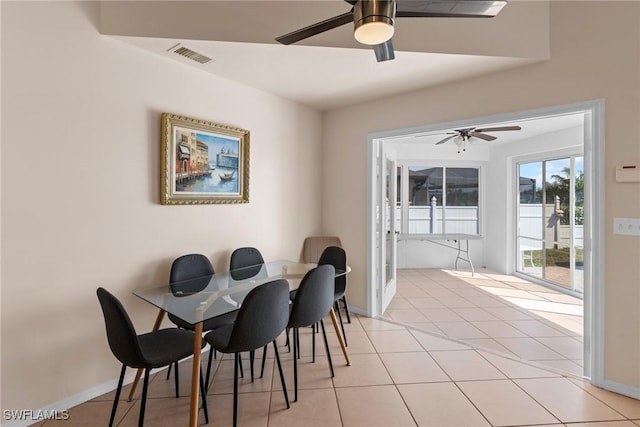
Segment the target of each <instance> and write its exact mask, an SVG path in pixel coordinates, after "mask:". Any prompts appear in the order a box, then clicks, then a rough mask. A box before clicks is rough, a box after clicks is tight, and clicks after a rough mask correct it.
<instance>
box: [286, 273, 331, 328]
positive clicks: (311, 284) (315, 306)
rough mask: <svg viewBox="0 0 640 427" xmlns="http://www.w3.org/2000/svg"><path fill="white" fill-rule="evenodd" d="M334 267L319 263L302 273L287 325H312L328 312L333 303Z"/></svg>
mask: <svg viewBox="0 0 640 427" xmlns="http://www.w3.org/2000/svg"><path fill="white" fill-rule="evenodd" d="M334 277H335V269H334V268H333V266H332V265H328V264H327V265H319V266H318V267H316V268H314V269H312V270H309V271H308V272H307V274H305V275H304V277H303V278H302V281H301V282H300V286H299V287H298V290H297V291H296V297H295V299H294V300H293V306H292V307H291V313H290V314H289V327H290V328H301V327H304V326H309V325H313V324H314V323H316V322H319V321H320V320H322V318H323V317H324V316H326V315H327V313H329V310H330V309H331V306H332V305H333V296H334Z"/></svg>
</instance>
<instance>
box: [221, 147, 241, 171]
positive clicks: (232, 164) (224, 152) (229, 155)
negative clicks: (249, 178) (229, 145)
mask: <svg viewBox="0 0 640 427" xmlns="http://www.w3.org/2000/svg"><path fill="white" fill-rule="evenodd" d="M216 165H217V166H218V167H223V168H230V169H238V153H234V152H232V151H231V149H225V148H222V149H221V150H220V152H219V153H218V154H216Z"/></svg>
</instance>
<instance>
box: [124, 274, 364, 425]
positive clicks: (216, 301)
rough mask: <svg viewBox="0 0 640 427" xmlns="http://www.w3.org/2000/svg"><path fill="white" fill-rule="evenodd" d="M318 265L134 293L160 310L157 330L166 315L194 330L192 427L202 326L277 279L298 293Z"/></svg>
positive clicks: (210, 277)
mask: <svg viewBox="0 0 640 427" xmlns="http://www.w3.org/2000/svg"><path fill="white" fill-rule="evenodd" d="M314 267H316V265H315V264H303V263H298V262H294V261H270V262H266V263H264V264H257V265H252V266H249V267H244V268H239V269H235V270H231V271H226V272H221V273H216V274H213V275H207V276H202V277H197V278H193V279H190V280H185V281H182V282H174V283H171V284H164V285H161V286H156V287H152V288H149V289H143V290H139V291H135V292H133V294H134V295H136V296H137V297H139V298H141V299H143V300H144V301H146V302H148V303H150V304H152V305H154V306H156V307H157V308H159V309H160V311H159V312H158V316H157V317H156V321H155V324H154V326H153V330H157V329H159V328H160V324H161V323H162V320H163V319H164V315H165V314H166V313H170V314H172V315H174V316H176V317H178V318H179V319H181V320H183V321H185V322H187V323H189V324H191V325H193V326H194V330H195V340H194V344H193V354H194V356H193V371H192V377H191V405H190V411H189V427H195V426H196V425H197V423H198V406H199V393H200V390H199V387H200V354H201V348H202V332H203V329H202V325H203V322H204V321H205V320H209V319H212V318H215V317H217V316H221V315H224V314H226V313H230V312H232V311H235V310H238V309H239V308H240V305H241V304H242V301H243V300H244V298H245V297H246V296H247V294H248V293H249V292H250V291H251V290H252V289H254V288H256V287H258V286H260V285H262V284H264V283H267V282H270V281H272V280H277V279H286V280H287V281H288V282H289V287H290V289H291V290H294V289H297V288H298V286H299V284H300V281H301V279H302V278H303V277H304V275H305V274H306V273H307V272H308V271H309V270H311V269H313V268H314ZM349 271H351V269H350V268H349V266H347V269H346V270H344V271H343V270H336V277H338V276H341V275H344V274H347V273H349ZM329 315H330V317H331V321H332V323H333V327H334V329H335V331H336V335H337V337H338V341H339V343H340V347H341V349H342V353H343V355H344V358H345V361H346V364H347V365H351V362H350V360H349V354H348V352H347V348H346V345H345V342H344V336H343V335H342V330H341V328H340V325H339V324H338V320H337V316H336V314H335V312H334V310H333V308H331V311H330V312H329ZM142 371H143V370H142V369H139V370H138V372H137V374H136V377H135V379H134V382H133V385H132V387H131V391H130V393H129V400H131V399H132V397H133V394H134V392H135V388H136V386H137V383H138V381H139V380H140V376H141V375H142Z"/></svg>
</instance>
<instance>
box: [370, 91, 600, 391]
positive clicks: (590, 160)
mask: <svg viewBox="0 0 640 427" xmlns="http://www.w3.org/2000/svg"><path fill="white" fill-rule="evenodd" d="M581 112H582V113H584V117H585V122H584V129H585V142H584V168H585V201H584V203H585V211H588V212H590V213H591V219H590V221H589V228H590V229H589V232H590V233H589V238H587V237H586V231H585V243H584V244H585V253H587V252H588V254H589V255H588V256H589V260H590V262H589V263H588V265H585V290H584V341H585V348H586V347H587V346H588V347H589V351H588V354H586V355H585V359H584V365H585V366H584V369H585V372H588V373H590V377H591V383H592V384H594V385H596V386H600V387H604V386H605V385H606V384H605V383H606V381H605V379H604V343H605V331H604V293H605V292H604V286H605V282H604V277H605V271H604V270H605V266H604V255H605V253H604V242H605V240H604V230H605V222H604V221H605V212H604V207H605V192H604V190H605V180H604V176H605V170H604V153H605V150H604V144H605V140H604V100H603V99H598V100H592V101H585V102H580V103H575V104H566V105H559V106H552V107H544V108H538V109H531V110H524V111H517V112H511V113H505V114H496V115H491V116H485V117H477V118H473V119H466V120H460V121H454V122H446V123H438V124H432V125H424V126H416V127H408V128H401V129H393V130H386V131H379V132H372V133H370V134H368V135H367V140H366V144H367V213H366V216H367V221H366V224H367V232H366V237H367V242H366V243H367V310H366V312H367V315H368V316H370V317H375V316H378V315H380V314H381V313H378V312H377V310H378V307H377V295H378V294H379V293H380V292H381V290H380V289H378V284H379V280H378V275H377V274H378V273H377V271H376V270H377V268H378V266H377V261H376V257H377V256H378V250H377V248H376V221H375V219H376V218H375V215H376V211H375V209H376V197H377V195H376V192H379V191H380V190H379V188H376V187H377V183H378V175H377V174H378V173H379V172H378V171H379V162H380V152H381V151H382V150H381V149H380V147H381V144H384V143H385V141H386V140H391V139H395V138H401V137H405V136H407V135H411V134H419V133H427V132H437V131H444V130H448V129H453V128H460V127H472V126H477V125H480V124H482V125H487V124H490V123H501V122H510V121H517V120H525V119H533V118H542V117H546V116H554V115H561V114H572V113H581ZM587 171H589V173H587ZM587 188H588V189H589V191H586V189H587ZM509 253H512V251H511V252H509ZM378 259H379V258H378ZM585 264H587V263H585Z"/></svg>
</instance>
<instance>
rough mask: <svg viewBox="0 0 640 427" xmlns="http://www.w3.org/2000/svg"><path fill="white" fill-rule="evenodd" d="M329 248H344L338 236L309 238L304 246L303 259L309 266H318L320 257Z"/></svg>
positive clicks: (305, 240)
mask: <svg viewBox="0 0 640 427" xmlns="http://www.w3.org/2000/svg"><path fill="white" fill-rule="evenodd" d="M329 246H342V243H341V242H340V238H339V237H338V236H309V237H307V238H305V239H304V242H303V244H302V259H303V261H304V262H305V263H307V264H317V263H318V259H320V255H321V254H322V251H324V250H325V248H327V247H329Z"/></svg>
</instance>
